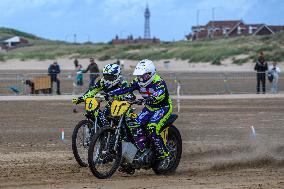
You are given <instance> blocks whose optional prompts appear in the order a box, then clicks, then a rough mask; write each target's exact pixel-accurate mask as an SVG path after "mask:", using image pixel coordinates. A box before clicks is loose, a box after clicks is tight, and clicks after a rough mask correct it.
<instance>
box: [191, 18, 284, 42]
mask: <svg viewBox="0 0 284 189" xmlns="http://www.w3.org/2000/svg"><path fill="white" fill-rule="evenodd" d="M191 30H192V32H191V33H190V34H188V35H187V36H186V38H187V40H190V41H194V40H198V39H211V38H222V37H235V36H248V35H271V34H275V33H277V32H280V31H284V26H269V25H266V24H245V23H244V22H243V21H242V20H225V21H210V22H208V23H207V24H206V25H203V26H202V25H201V26H192V28H191Z"/></svg>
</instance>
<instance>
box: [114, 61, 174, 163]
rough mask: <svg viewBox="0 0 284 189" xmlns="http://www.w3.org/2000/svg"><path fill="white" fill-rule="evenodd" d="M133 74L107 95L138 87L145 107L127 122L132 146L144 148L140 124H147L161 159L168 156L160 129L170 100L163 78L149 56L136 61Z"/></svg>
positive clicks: (168, 112)
mask: <svg viewBox="0 0 284 189" xmlns="http://www.w3.org/2000/svg"><path fill="white" fill-rule="evenodd" d="M133 75H134V76H136V77H135V79H134V80H133V81H132V82H131V83H130V85H129V87H126V88H122V89H116V90H115V91H112V92H110V93H109V94H110V95H111V96H118V95H122V94H127V93H129V92H133V91H134V90H138V91H139V92H140V94H141V95H142V97H143V98H144V99H145V107H144V108H143V109H142V111H141V112H140V114H139V115H138V117H137V118H136V119H135V121H134V123H133V122H132V123H131V124H128V126H129V128H130V130H131V132H132V134H133V137H134V140H135V143H136V146H137V147H138V149H139V150H140V152H142V153H143V152H144V151H145V150H146V149H145V142H146V141H145V140H146V138H145V132H144V129H145V128H142V127H141V124H142V125H145V124H146V125H147V128H146V129H147V130H148V131H149V132H148V133H149V134H150V136H151V138H152V141H153V143H154V144H155V147H156V152H157V154H156V155H157V157H158V158H159V159H164V158H166V157H168V156H169V152H168V150H167V148H166V146H165V144H164V142H163V140H162V138H161V136H160V129H161V127H162V126H163V125H164V123H165V122H166V121H167V120H168V118H169V117H170V115H171V113H172V101H171V99H170V96H169V92H168V89H167V86H166V82H165V81H164V80H163V79H162V78H161V77H160V76H159V75H158V74H156V68H155V65H154V63H153V62H152V61H151V60H148V59H145V60H141V61H140V62H138V64H137V66H136V68H135V70H134V72H133Z"/></svg>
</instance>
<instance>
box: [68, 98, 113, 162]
mask: <svg viewBox="0 0 284 189" xmlns="http://www.w3.org/2000/svg"><path fill="white" fill-rule="evenodd" d="M103 100H104V99H103V98H101V97H98V96H96V97H94V98H87V99H85V113H84V115H85V117H86V119H84V120H82V121H80V122H78V124H77V125H76V126H75V128H74V130H73V134H72V151H73V154H74V157H75V159H76V161H77V162H78V164H79V165H80V166H82V167H87V166H88V158H87V157H88V148H89V144H90V138H91V136H92V134H93V133H96V132H97V131H98V129H99V128H101V127H103V126H110V122H109V121H108V120H107V118H106V116H105V115H104V113H103V111H102V110H101V109H100V104H101V102H103Z"/></svg>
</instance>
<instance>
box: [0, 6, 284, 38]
mask: <svg viewBox="0 0 284 189" xmlns="http://www.w3.org/2000/svg"><path fill="white" fill-rule="evenodd" d="M146 4H147V0H0V27H11V28H15V29H19V30H22V31H25V32H29V33H33V34H35V35H38V36H40V37H44V38H48V39H58V40H67V41H73V36H74V34H77V40H78V41H80V42H85V41H87V40H88V39H90V40H91V41H93V42H108V41H110V40H111V39H112V38H114V36H115V35H116V34H118V35H119V36H120V37H126V36H127V35H129V34H133V36H134V37H138V36H143V35H144V10H145V7H146ZM148 4H149V8H150V11H151V20H150V22H151V36H156V37H159V38H160V39H162V40H165V41H172V40H181V39H184V36H185V34H187V33H189V32H190V28H191V26H192V25H196V23H197V19H196V15H197V10H199V12H200V13H199V23H200V24H206V23H207V22H208V21H209V20H211V19H212V8H213V7H215V8H214V9H215V20H224V19H230V20H237V19H243V21H244V22H246V23H266V24H271V25H284V14H283V13H284V0H148Z"/></svg>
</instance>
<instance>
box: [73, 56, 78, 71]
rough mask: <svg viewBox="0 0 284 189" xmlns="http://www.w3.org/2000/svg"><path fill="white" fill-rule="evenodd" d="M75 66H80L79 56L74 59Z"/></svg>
mask: <svg viewBox="0 0 284 189" xmlns="http://www.w3.org/2000/svg"><path fill="white" fill-rule="evenodd" d="M74 66H75V69H77V67H78V66H79V61H78V59H77V58H75V60H74Z"/></svg>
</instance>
